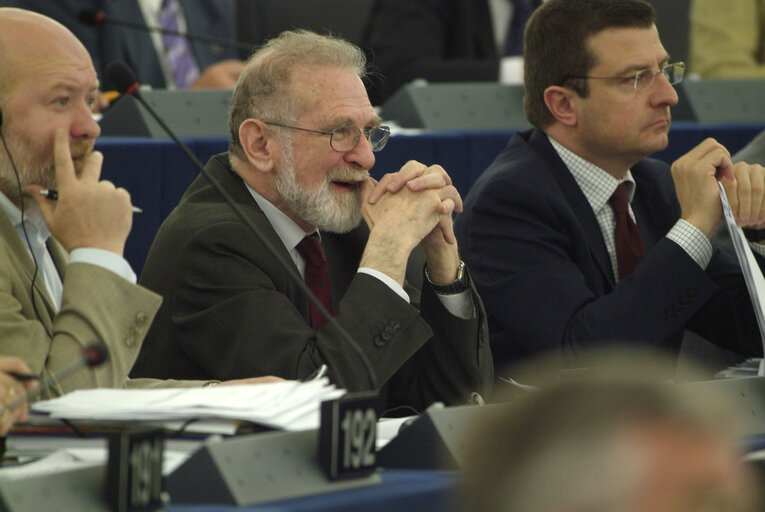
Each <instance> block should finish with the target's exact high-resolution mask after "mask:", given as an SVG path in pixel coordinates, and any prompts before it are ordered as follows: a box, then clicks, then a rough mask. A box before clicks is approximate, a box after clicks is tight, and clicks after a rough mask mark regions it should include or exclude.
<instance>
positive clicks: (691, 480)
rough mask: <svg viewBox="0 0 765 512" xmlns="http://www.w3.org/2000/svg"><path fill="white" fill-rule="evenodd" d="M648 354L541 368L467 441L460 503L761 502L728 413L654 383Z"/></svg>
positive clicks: (484, 510) (742, 506) (636, 506)
mask: <svg viewBox="0 0 765 512" xmlns="http://www.w3.org/2000/svg"><path fill="white" fill-rule="evenodd" d="M672 362H673V360H672V359H671V358H670V359H668V360H666V361H664V360H663V359H662V358H660V357H658V353H657V352H651V353H650V356H648V355H646V354H643V355H640V353H632V352H630V353H626V354H622V355H620V356H616V357H615V358H614V357H612V356H602V357H601V356H598V357H596V362H595V363H593V364H594V365H595V366H593V367H590V368H589V369H588V370H587V371H579V372H576V373H570V372H569V373H558V372H554V371H551V367H550V366H548V365H547V364H542V365H541V366H539V365H538V363H539V362H538V361H537V362H536V363H535V364H532V365H529V366H527V367H526V369H525V370H526V372H528V373H527V374H523V373H522V374H520V375H518V376H517V377H516V378H517V379H519V380H520V381H522V382H526V381H527V379H529V378H531V377H528V375H533V376H535V377H538V376H539V375H544V376H545V377H543V378H542V379H540V380H538V381H537V386H538V389H537V390H536V391H531V392H526V393H525V394H524V395H522V396H520V397H515V399H514V401H513V402H512V403H511V404H510V405H509V406H508V407H507V408H505V409H501V410H499V411H498V412H497V414H492V415H484V417H483V418H482V421H481V422H479V423H478V424H476V425H474V428H473V430H472V431H471V432H470V435H469V436H468V440H467V446H469V449H468V450H467V451H466V453H467V460H466V463H465V466H464V487H463V494H462V496H463V501H462V509H461V510H465V511H474V510H480V511H481V512H594V511H629V512H701V511H710V512H711V511H714V512H744V511H752V512H753V511H756V510H762V508H761V502H760V500H759V497H758V491H757V488H756V478H755V475H754V470H753V468H751V467H749V466H747V465H746V464H742V462H741V453H740V452H739V449H738V442H737V439H738V438H737V430H736V429H737V425H736V424H735V421H734V420H733V419H734V418H736V412H735V411H733V410H730V409H728V408H726V407H724V406H723V404H722V402H720V403H717V401H715V400H712V399H711V397H709V396H706V395H705V396H701V394H700V393H696V392H695V391H694V388H690V387H683V386H678V385H672V384H669V383H666V382H664V381H662V380H661V372H657V371H656V370H657V367H662V366H664V365H667V366H671V365H672Z"/></svg>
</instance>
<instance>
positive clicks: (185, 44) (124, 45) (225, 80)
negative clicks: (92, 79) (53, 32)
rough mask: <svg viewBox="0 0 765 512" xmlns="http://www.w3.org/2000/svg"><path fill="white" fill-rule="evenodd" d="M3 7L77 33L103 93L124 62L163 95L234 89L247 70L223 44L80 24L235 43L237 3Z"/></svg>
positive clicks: (21, 0) (8, 3) (77, 0)
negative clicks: (95, 18)
mask: <svg viewBox="0 0 765 512" xmlns="http://www.w3.org/2000/svg"><path fill="white" fill-rule="evenodd" d="M0 6H5V7H21V8H24V9H28V10H30V11H35V12H39V13H41V14H45V15H46V16H48V17H50V18H53V19H54V20H56V21H58V22H60V23H61V24H63V25H64V26H65V27H67V28H68V29H69V30H71V31H72V32H73V33H74V35H75V36H77V39H79V40H80V41H81V42H82V43H83V44H84V45H85V48H87V50H88V53H90V55H91V58H92V59H93V65H94V66H95V68H96V73H97V74H98V77H99V79H100V80H101V88H102V90H108V89H111V88H112V84H110V83H109V82H108V79H106V77H105V74H104V71H105V70H106V66H108V65H109V63H111V62H113V61H117V60H121V61H124V62H125V63H127V64H128V66H130V67H131V68H132V69H133V70H134V71H135V73H136V76H137V77H138V80H139V81H140V82H141V83H142V84H146V85H151V86H152V87H155V88H162V89H176V88H178V89H185V88H204V89H232V88H233V87H234V85H236V80H237V78H239V74H240V73H241V71H242V68H243V67H244V62H243V61H241V60H239V59H238V58H237V50H236V49H235V48H229V47H226V46H223V45H220V44H213V43H210V42H205V41H195V40H192V39H186V38H183V37H173V36H167V35H163V34H161V33H159V32H149V31H146V30H142V29H137V28H131V27H125V26H120V25H114V24H108V23H103V24H100V25H94V24H90V23H87V22H84V21H82V20H81V19H80V15H81V14H82V13H83V11H89V12H91V13H94V12H97V11H103V13H104V14H105V15H106V17H111V18H114V19H115V20H124V21H129V22H133V23H141V24H146V25H148V26H151V27H163V28H166V29H169V30H175V31H178V32H188V33H192V34H200V35H205V36H212V37H217V38H220V39H235V37H234V36H233V34H235V30H236V24H235V17H236V10H235V3H234V0H215V1H214V2H209V1H205V0H137V1H125V0H56V1H55V2H51V1H50V0H0Z"/></svg>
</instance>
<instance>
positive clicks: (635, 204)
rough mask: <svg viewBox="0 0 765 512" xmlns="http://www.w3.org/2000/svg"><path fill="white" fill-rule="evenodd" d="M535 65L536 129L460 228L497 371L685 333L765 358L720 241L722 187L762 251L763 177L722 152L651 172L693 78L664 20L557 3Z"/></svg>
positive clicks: (540, 24) (599, 4) (626, 6)
mask: <svg viewBox="0 0 765 512" xmlns="http://www.w3.org/2000/svg"><path fill="white" fill-rule="evenodd" d="M524 65H525V72H524V80H525V87H526V92H525V99H524V102H525V104H524V107H525V111H526V116H527V118H528V119H529V121H530V122H531V123H532V124H533V125H534V126H535V127H536V128H534V129H533V130H530V131H527V132H523V133H518V134H516V135H514V137H513V138H512V139H511V140H510V142H509V144H508V146H507V147H506V148H505V149H504V150H503V151H502V153H501V154H500V155H499V156H498V157H497V159H496V160H495V161H494V162H493V163H492V164H491V166H490V167H489V168H488V169H487V170H486V171H485V172H484V173H483V174H482V176H481V177H480V178H479V179H478V181H477V182H476V183H475V185H474V186H473V188H472V189H471V191H470V194H469V195H468V197H467V198H466V200H465V211H464V213H463V214H461V215H460V217H459V218H458V219H457V221H456V227H455V229H456V232H457V237H458V239H459V241H460V244H461V248H462V251H463V257H464V258H465V260H466V261H468V263H470V264H471V266H472V269H473V275H474V277H475V279H476V283H477V285H478V288H479V290H480V292H481V295H482V297H483V299H484V302H485V304H486V307H487V311H488V313H489V322H490V325H489V327H490V332H491V337H492V351H493V352H494V354H495V359H496V361H497V362H499V363H502V364H507V363H511V362H516V361H518V360H520V359H523V358H526V357H529V356H530V355H532V354H535V353H539V352H545V351H552V352H555V353H557V354H559V355H560V356H561V357H563V358H565V359H566V360H568V361H570V362H571V363H572V364H576V359H577V354H579V353H581V352H582V350H583V349H585V348H587V347H588V346H593V345H604V344H605V345H609V344H616V343H630V344H640V345H647V346H650V347H656V348H662V349H665V350H669V351H671V352H673V353H677V351H678V350H679V347H680V343H681V339H682V337H683V331H684V329H689V330H691V331H692V332H695V333H696V334H698V335H700V336H702V337H703V338H706V339H707V340H709V341H711V342H713V343H714V344H715V345H718V346H721V347H725V348H727V349H729V350H731V351H733V352H735V353H737V354H738V355H739V356H740V357H741V358H743V357H744V356H746V355H750V354H757V353H761V352H762V346H761V341H760V335H759V332H758V329H757V324H756V322H755V317H754V312H753V309H752V304H751V302H750V300H749V297H748V294H747V289H746V287H745V283H744V280H743V277H742V275H741V271H740V269H739V267H738V265H737V263H736V262H735V261H734V260H732V259H731V258H730V257H728V256H727V255H725V254H722V253H720V252H719V251H715V250H713V248H712V245H711V243H710V240H709V239H710V237H711V235H712V232H713V230H714V228H715V226H716V225H717V223H718V222H719V221H720V219H721V217H722V205H721V201H720V190H719V187H718V183H720V184H722V185H723V186H724V187H725V190H726V192H727V196H728V199H729V201H730V203H731V206H732V208H733V211H734V212H735V213H736V215H737V218H738V222H739V224H740V225H742V226H744V227H747V228H754V229H755V230H754V231H752V232H750V234H749V236H750V237H751V238H750V240H751V241H753V242H763V241H765V231H761V230H760V229H761V228H763V227H765V202H763V199H765V197H764V196H763V192H764V191H765V186H764V185H765V169H763V168H762V167H761V166H759V165H748V164H746V163H738V164H735V165H734V164H733V163H732V162H731V158H730V154H729V153H728V151H727V150H726V149H725V148H724V147H723V146H722V145H720V144H719V143H718V142H717V141H715V140H713V139H707V140H705V141H703V142H702V143H701V144H699V145H698V146H697V147H695V148H693V149H692V150H691V151H690V152H688V153H687V154H686V155H684V156H683V157H681V158H680V159H678V160H677V161H675V162H674V163H673V164H672V167H671V172H670V167H669V166H668V165H667V164H665V163H663V162H660V161H658V160H653V159H650V158H646V157H647V156H648V155H650V154H651V153H654V152H656V151H660V150H662V149H664V148H665V147H666V146H667V143H668V136H669V127H670V119H671V115H670V108H671V107H672V106H674V105H675V104H677V102H678V97H677V93H676V92H675V89H674V88H673V84H677V83H678V82H679V81H680V80H681V79H682V78H683V73H684V70H685V66H684V64H682V63H679V62H672V61H671V59H670V56H669V55H668V54H667V52H666V50H665V49H664V47H663V46H662V44H661V41H660V40H659V34H658V31H657V29H656V25H655V14H654V10H653V8H652V7H651V6H650V5H649V4H648V3H646V2H644V1H642V0H548V1H547V2H545V3H543V4H542V6H541V7H540V8H539V9H537V10H536V11H535V13H534V14H533V15H532V17H531V19H530V20H529V23H528V24H527V26H526V35H525V53H524ZM718 180H719V181H718ZM752 247H753V250H754V251H755V252H756V253H759V254H760V255H763V254H765V245H763V244H761V243H753V244H752ZM724 364H725V363H723V365H724Z"/></svg>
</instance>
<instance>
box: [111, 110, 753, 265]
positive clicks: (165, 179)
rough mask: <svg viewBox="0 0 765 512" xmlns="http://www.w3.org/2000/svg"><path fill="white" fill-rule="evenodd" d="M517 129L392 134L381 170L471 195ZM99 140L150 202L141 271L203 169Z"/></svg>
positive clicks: (119, 141)
mask: <svg viewBox="0 0 765 512" xmlns="http://www.w3.org/2000/svg"><path fill="white" fill-rule="evenodd" d="M763 129H765V124H757V125H751V124H748V125H698V124H692V123H675V124H673V125H672V131H671V134H670V144H669V146H668V147H667V149H665V150H664V151H662V152H660V153H657V154H656V155H655V156H656V157H657V158H661V159H662V160H664V161H666V162H672V161H673V160H674V159H676V158H677V157H679V156H680V155H682V154H684V153H686V152H687V151H688V150H690V149H691V148H692V147H694V146H695V145H696V144H698V143H699V142H700V141H701V140H702V139H704V138H705V137H715V138H716V139H717V140H719V141H720V142H721V143H722V144H724V145H726V146H727V147H728V149H729V150H730V151H731V153H735V152H736V151H738V150H739V149H741V148H742V147H743V146H744V145H745V144H746V143H747V142H748V141H749V140H751V139H752V138H753V137H754V136H755V135H757V134H758V133H759V132H760V131H762V130H763ZM512 133H513V132H512V131H487V132H484V131H475V132H428V133H422V134H419V135H396V136H393V137H391V140H390V142H389V143H388V145H387V147H386V148H385V150H383V151H382V152H380V153H376V154H375V156H376V158H377V163H376V164H375V166H374V169H373V172H372V174H373V176H376V177H380V176H381V175H382V174H384V173H386V172H393V171H397V170H398V169H399V168H400V167H401V166H402V165H403V164H404V163H406V161H407V160H410V159H415V160H419V161H421V162H423V163H426V164H434V163H439V164H441V165H443V166H444V168H445V169H446V170H447V172H449V174H450V175H451V176H452V178H453V180H454V184H455V186H456V187H457V189H458V190H459V191H460V193H461V194H462V195H463V196H464V195H466V194H467V192H468V191H469V190H470V187H471V186H472V184H473V183H474V182H475V180H476V178H477V177H478V175H480V174H481V172H483V170H484V169H485V168H486V167H487V166H488V165H489V164H490V163H491V162H492V160H493V159H494V157H495V156H496V155H497V154H498V153H499V152H500V151H501V150H502V148H503V147H504V146H505V144H507V141H508V139H509V138H510V136H511V135H512ZM186 142H187V143H188V144H189V146H190V148H191V150H192V151H193V152H194V154H195V155H197V157H198V158H199V159H200V160H201V161H202V163H203V164H204V163H206V162H207V160H208V159H209V158H210V156H212V155H214V154H215V153H219V152H221V151H225V150H226V148H227V145H228V143H227V140H226V139H224V138H206V139H193V140H187V141H186ZM96 147H97V148H98V149H99V150H100V151H102V152H103V153H104V157H105V160H104V168H103V177H104V178H106V179H109V180H111V181H113V182H114V183H115V184H117V185H118V186H122V187H125V188H126V189H127V190H128V191H129V192H130V194H131V196H132V199H133V203H134V204H135V205H136V206H140V207H141V208H143V211H144V212H143V213H141V214H138V215H136V216H135V218H134V222H133V229H132V231H131V235H130V238H129V239H128V241H127V247H126V250H125V255H126V257H127V259H128V261H129V262H130V263H131V265H132V266H133V269H135V271H136V273H139V274H140V271H141V269H142V268H143V263H144V260H145V259H146V253H147V252H148V249H149V246H150V245H151V242H152V240H153V239H154V234H155V233H156V231H157V229H158V228H159V225H160V224H161V223H162V220H164V218H165V217H166V216H167V215H168V213H170V211H171V210H172V209H173V207H174V206H175V205H176V204H177V203H178V200H179V199H180V197H181V196H182V195H183V192H184V191H185V190H186V188H187V187H188V185H189V183H191V181H192V180H193V179H194V177H195V176H196V174H197V171H196V169H194V167H193V165H192V164H191V163H190V162H189V161H188V159H187V158H186V156H185V155H184V154H183V152H182V151H181V150H180V149H178V148H177V147H176V146H175V145H174V144H173V142H172V141H170V140H169V139H168V140H156V139H141V138H116V137H104V138H102V139H99V141H98V142H97V144H96Z"/></svg>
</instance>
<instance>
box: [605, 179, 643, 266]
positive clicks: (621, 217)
mask: <svg viewBox="0 0 765 512" xmlns="http://www.w3.org/2000/svg"><path fill="white" fill-rule="evenodd" d="M609 202H610V203H611V208H613V209H614V216H615V217H616V228H615V229H614V242H616V260H617V262H618V265H619V279H623V278H624V276H626V275H628V274H630V273H631V272H632V271H633V270H635V267H636V266H637V264H638V263H639V262H640V260H642V259H643V257H645V244H644V243H643V237H642V236H641V235H640V231H639V230H638V227H637V225H636V224H635V222H634V221H633V220H632V217H630V212H629V201H628V194H627V184H626V183H622V184H620V185H619V186H618V187H616V190H615V191H614V195H612V196H611V199H610V200H609Z"/></svg>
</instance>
